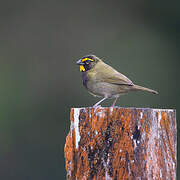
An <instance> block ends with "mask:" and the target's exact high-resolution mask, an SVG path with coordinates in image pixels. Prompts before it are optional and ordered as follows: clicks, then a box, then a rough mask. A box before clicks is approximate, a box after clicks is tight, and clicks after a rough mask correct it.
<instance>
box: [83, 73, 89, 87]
mask: <svg viewBox="0 0 180 180" xmlns="http://www.w3.org/2000/svg"><path fill="white" fill-rule="evenodd" d="M82 80H83V85H84V86H85V87H86V88H87V82H88V77H87V73H86V72H82Z"/></svg>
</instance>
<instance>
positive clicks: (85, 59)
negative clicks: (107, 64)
mask: <svg viewBox="0 0 180 180" xmlns="http://www.w3.org/2000/svg"><path fill="white" fill-rule="evenodd" d="M87 60H90V61H94V60H93V59H90V58H84V59H82V60H81V61H82V62H84V61H87Z"/></svg>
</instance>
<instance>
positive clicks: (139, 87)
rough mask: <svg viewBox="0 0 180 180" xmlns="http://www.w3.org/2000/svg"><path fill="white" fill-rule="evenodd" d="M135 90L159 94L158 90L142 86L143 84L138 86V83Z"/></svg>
mask: <svg viewBox="0 0 180 180" xmlns="http://www.w3.org/2000/svg"><path fill="white" fill-rule="evenodd" d="M133 90H140V91H147V92H151V93H153V94H158V92H157V91H155V90H152V89H149V88H146V87H142V86H138V85H134V88H133Z"/></svg>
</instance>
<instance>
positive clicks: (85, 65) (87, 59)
mask: <svg viewBox="0 0 180 180" xmlns="http://www.w3.org/2000/svg"><path fill="white" fill-rule="evenodd" d="M99 61H101V60H100V59H99V58H98V57H96V56H95V55H87V56H84V57H82V58H81V59H80V60H78V61H77V62H76V63H77V65H79V66H80V71H82V72H86V71H88V70H90V69H92V68H93V67H94V66H95V65H96V64H97V63H98V62H99Z"/></svg>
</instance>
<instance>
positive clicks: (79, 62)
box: [76, 59, 84, 65]
mask: <svg viewBox="0 0 180 180" xmlns="http://www.w3.org/2000/svg"><path fill="white" fill-rule="evenodd" d="M76 64H77V65H84V63H83V62H82V61H81V59H80V60H78V61H77V62H76Z"/></svg>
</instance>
